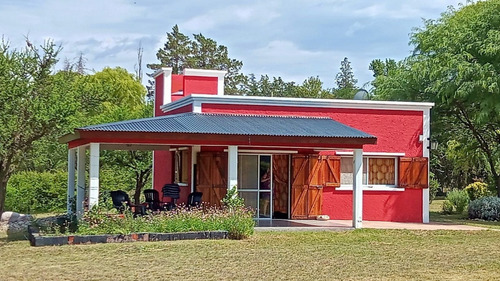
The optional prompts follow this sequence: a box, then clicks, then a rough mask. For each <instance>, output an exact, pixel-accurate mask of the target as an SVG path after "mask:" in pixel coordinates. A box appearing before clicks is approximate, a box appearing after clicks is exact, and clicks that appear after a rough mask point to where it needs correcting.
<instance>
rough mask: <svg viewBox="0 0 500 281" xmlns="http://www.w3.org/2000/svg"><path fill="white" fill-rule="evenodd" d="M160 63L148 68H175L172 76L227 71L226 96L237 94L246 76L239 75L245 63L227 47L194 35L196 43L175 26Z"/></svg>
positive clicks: (199, 35)
mask: <svg viewBox="0 0 500 281" xmlns="http://www.w3.org/2000/svg"><path fill="white" fill-rule="evenodd" d="M156 58H157V59H158V60H159V63H156V64H148V65H147V67H148V68H150V69H152V70H157V69H160V68H161V67H172V73H174V74H180V73H181V71H182V69H184V68H199V69H216V70H226V71H227V72H228V73H227V74H226V77H225V80H226V83H225V92H226V94H237V92H238V85H240V84H241V83H242V82H243V79H244V76H243V75H242V74H240V73H239V71H240V70H241V68H242V66H243V63H242V62H241V61H239V60H236V59H232V58H230V57H229V53H228V50H227V47H226V46H224V45H218V44H217V42H216V41H215V40H213V39H210V38H207V37H205V36H203V35H202V34H201V33H200V34H194V35H193V39H190V38H189V37H188V36H186V35H184V34H183V33H181V32H180V31H179V27H178V26H177V25H174V27H173V28H172V32H167V42H166V43H165V45H164V46H163V48H161V49H159V50H158V52H157V53H156Z"/></svg>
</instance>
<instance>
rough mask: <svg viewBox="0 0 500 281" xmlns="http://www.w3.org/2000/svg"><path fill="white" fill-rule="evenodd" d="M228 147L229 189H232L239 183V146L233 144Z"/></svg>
mask: <svg viewBox="0 0 500 281" xmlns="http://www.w3.org/2000/svg"><path fill="white" fill-rule="evenodd" d="M227 148H228V149H227V154H228V157H227V190H230V189H231V188H233V186H235V185H238V147H237V146H235V145H231V146H228V147H227Z"/></svg>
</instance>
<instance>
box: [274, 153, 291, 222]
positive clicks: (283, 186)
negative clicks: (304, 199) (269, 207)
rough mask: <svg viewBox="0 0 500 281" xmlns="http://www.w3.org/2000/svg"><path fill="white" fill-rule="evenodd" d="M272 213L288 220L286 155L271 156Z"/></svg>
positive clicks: (287, 163)
mask: <svg viewBox="0 0 500 281" xmlns="http://www.w3.org/2000/svg"><path fill="white" fill-rule="evenodd" d="M272 163H273V213H274V214H277V215H276V217H277V218H278V217H280V218H288V177H289V176H288V169H289V167H288V166H289V156H288V155H273V160H272Z"/></svg>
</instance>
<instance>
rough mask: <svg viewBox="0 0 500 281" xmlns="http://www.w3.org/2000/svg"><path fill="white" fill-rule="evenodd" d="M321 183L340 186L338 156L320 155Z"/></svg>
mask: <svg viewBox="0 0 500 281" xmlns="http://www.w3.org/2000/svg"><path fill="white" fill-rule="evenodd" d="M321 174H322V184H323V185H324V186H332V187H340V156H321Z"/></svg>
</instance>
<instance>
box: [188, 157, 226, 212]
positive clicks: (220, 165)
mask: <svg viewBox="0 0 500 281" xmlns="http://www.w3.org/2000/svg"><path fill="white" fill-rule="evenodd" d="M196 167H197V173H198V174H197V181H196V183H197V185H196V191H199V192H202V193H203V196H202V201H203V202H205V203H208V204H210V205H211V206H220V204H221V202H220V201H221V200H222V198H224V196H226V192H227V155H226V154H225V153H219V152H200V153H199V154H198V161H197V165H196Z"/></svg>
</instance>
